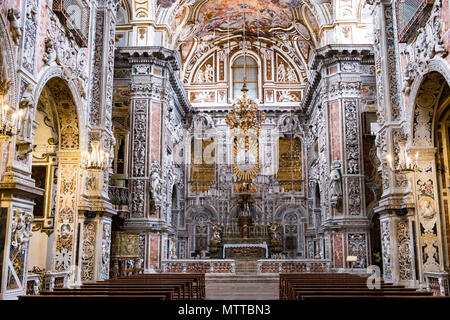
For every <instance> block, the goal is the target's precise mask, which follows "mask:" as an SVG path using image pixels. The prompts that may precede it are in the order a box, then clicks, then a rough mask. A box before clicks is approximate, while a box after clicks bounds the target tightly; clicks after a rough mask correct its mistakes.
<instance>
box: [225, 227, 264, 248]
mask: <svg viewBox="0 0 450 320" xmlns="http://www.w3.org/2000/svg"><path fill="white" fill-rule="evenodd" d="M248 232H249V233H248V235H247V237H248V238H249V239H259V238H263V239H264V240H267V239H266V238H267V237H268V236H269V226H265V225H255V226H250V227H248ZM222 238H223V239H224V240H225V239H233V238H237V239H240V240H242V230H241V229H240V228H239V226H238V225H237V223H231V224H229V225H226V226H225V227H224V230H223V234H222ZM227 243H228V242H227Z"/></svg>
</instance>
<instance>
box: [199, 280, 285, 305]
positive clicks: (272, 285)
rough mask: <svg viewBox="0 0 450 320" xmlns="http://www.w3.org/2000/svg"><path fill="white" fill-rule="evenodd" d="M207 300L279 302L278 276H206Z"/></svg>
mask: <svg viewBox="0 0 450 320" xmlns="http://www.w3.org/2000/svg"><path fill="white" fill-rule="evenodd" d="M205 286H206V300H278V299H279V277H278V275H256V274H237V275H236V274H234V275H218V274H206V280H205Z"/></svg>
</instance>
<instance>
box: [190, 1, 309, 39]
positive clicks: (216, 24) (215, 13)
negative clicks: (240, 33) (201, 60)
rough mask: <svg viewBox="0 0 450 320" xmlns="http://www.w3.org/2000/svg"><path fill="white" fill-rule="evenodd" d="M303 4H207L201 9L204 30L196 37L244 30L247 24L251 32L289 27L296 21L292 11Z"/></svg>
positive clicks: (244, 2) (207, 2) (200, 17)
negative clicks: (227, 30)
mask: <svg viewBox="0 0 450 320" xmlns="http://www.w3.org/2000/svg"><path fill="white" fill-rule="evenodd" d="M302 4H303V2H302V1H299V0H279V1H263V0H247V1H242V0H226V1H219V0H213V1H205V4H203V5H202V6H201V8H200V10H199V11H200V14H199V16H198V23H201V24H202V25H203V28H202V29H201V30H200V31H199V32H198V33H197V34H196V36H201V35H204V34H205V33H207V32H208V31H210V30H214V29H216V28H232V29H240V28H242V26H243V23H244V13H245V20H246V27H247V28H248V30H249V31H250V32H254V33H258V32H259V33H260V34H261V33H263V32H265V31H268V30H269V28H271V27H275V26H278V27H289V26H290V25H291V24H292V21H294V20H295V17H294V15H293V14H292V10H291V9H295V8H300V7H301V5H302Z"/></svg>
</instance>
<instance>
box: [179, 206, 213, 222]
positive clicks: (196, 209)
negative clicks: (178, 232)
mask: <svg viewBox="0 0 450 320" xmlns="http://www.w3.org/2000/svg"><path fill="white" fill-rule="evenodd" d="M202 212H206V213H208V214H210V215H211V217H212V220H213V221H218V219H219V214H218V212H217V210H216V209H215V208H214V207H213V206H211V205H209V204H202V205H200V206H189V207H187V208H186V223H191V222H192V221H193V220H194V218H195V216H196V215H198V214H199V213H202ZM211 222H212V221H211Z"/></svg>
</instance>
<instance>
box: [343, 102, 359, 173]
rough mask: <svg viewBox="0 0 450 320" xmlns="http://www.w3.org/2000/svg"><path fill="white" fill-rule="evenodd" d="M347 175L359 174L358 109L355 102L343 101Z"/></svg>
mask: <svg viewBox="0 0 450 320" xmlns="http://www.w3.org/2000/svg"><path fill="white" fill-rule="evenodd" d="M344 112H345V133H346V140H345V144H346V149H345V150H346V156H347V173H349V174H358V173H359V130H358V108H357V106H356V101H355V100H345V101H344Z"/></svg>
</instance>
